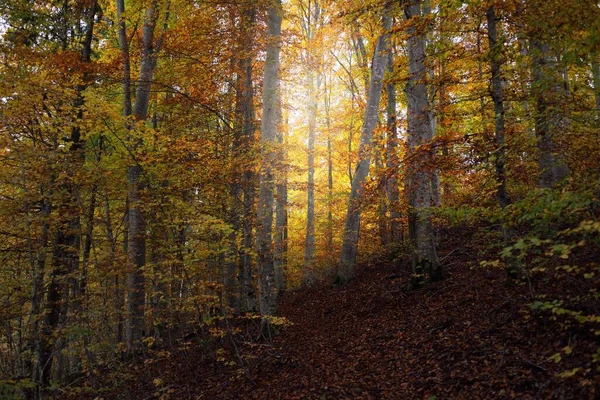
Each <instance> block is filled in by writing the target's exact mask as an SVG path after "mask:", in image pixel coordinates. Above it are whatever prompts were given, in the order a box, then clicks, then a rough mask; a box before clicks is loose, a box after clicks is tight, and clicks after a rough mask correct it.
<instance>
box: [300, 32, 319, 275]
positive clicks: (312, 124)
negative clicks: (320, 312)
mask: <svg viewBox="0 0 600 400" xmlns="http://www.w3.org/2000/svg"><path fill="white" fill-rule="evenodd" d="M309 43H310V41H309ZM309 63H310V59H309ZM308 68H309V71H308V185H307V191H308V196H307V197H308V202H307V209H306V240H305V244H304V266H303V268H302V282H303V284H304V285H308V286H310V285H312V284H313V283H314V282H315V273H314V270H313V268H314V261H315V134H316V129H317V128H316V126H317V107H318V105H317V104H318V103H317V93H318V91H319V86H318V84H317V87H316V89H315V77H314V71H313V70H312V68H313V67H312V66H311V65H309V66H308Z"/></svg>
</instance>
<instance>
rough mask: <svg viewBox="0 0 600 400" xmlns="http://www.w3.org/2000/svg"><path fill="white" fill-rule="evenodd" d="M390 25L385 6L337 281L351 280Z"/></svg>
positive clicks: (390, 20)
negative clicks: (361, 202)
mask: <svg viewBox="0 0 600 400" xmlns="http://www.w3.org/2000/svg"><path fill="white" fill-rule="evenodd" d="M391 24H392V18H391V15H390V10H389V9H388V8H387V7H386V9H385V11H384V15H383V33H382V34H381V36H379V39H378V40H377V45H376V47H375V54H374V56H373V64H372V66H371V81H370V83H369V91H368V96H367V106H366V109H365V116H364V121H363V126H362V131H361V137H360V145H359V149H358V157H359V160H358V164H357V165H356V169H355V171H354V176H353V178H352V186H351V189H350V197H349V199H348V209H347V210H348V211H347V213H346V221H345V224H344V233H343V237H342V238H343V239H342V240H343V241H342V252H341V256H340V266H339V270H338V273H337V277H338V279H339V280H340V281H342V282H346V281H348V280H350V279H352V278H353V277H354V273H355V265H356V251H357V247H358V233H359V229H360V212H361V204H360V201H361V199H362V197H363V190H364V188H363V186H364V183H365V180H366V178H367V175H368V174H369V167H370V164H371V142H372V139H373V130H374V129H375V126H376V125H377V117H378V115H379V102H380V100H381V90H382V88H383V77H384V73H385V69H386V64H387V54H386V51H387V48H388V38H389V30H390V28H391Z"/></svg>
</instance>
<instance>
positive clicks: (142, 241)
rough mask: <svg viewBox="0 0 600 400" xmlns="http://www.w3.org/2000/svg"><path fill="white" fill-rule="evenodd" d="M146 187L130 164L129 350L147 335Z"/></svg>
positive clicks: (143, 90) (137, 107) (140, 112)
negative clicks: (144, 206)
mask: <svg viewBox="0 0 600 400" xmlns="http://www.w3.org/2000/svg"><path fill="white" fill-rule="evenodd" d="M157 13H158V1H157V0H153V1H152V3H151V4H150V5H149V6H148V8H147V9H146V13H145V16H144V26H143V29H142V49H141V52H142V54H141V61H140V74H139V78H138V82H137V90H136V97H135V103H134V106H133V114H134V116H135V118H136V120H138V121H144V120H145V119H146V118H147V117H148V107H149V103H150V87H151V84H152V77H153V75H154V68H155V66H156V54H155V48H154V30H155V26H156V20H157V18H156V14H157ZM122 51H123V50H122ZM139 145H140V144H139V143H136V146H139ZM143 188H144V184H143V177H142V168H141V166H140V165H139V164H137V163H134V164H131V165H129V166H128V167H127V189H128V190H127V198H128V201H129V226H128V228H129V237H128V249H127V258H128V273H127V293H128V299H127V300H128V301H127V321H126V332H125V333H126V334H125V340H126V344H127V350H128V352H130V353H132V352H134V351H135V350H136V348H138V347H139V346H140V344H141V339H142V336H143V334H144V312H145V290H146V277H145V274H144V269H143V268H144V266H145V265H146V217H145V215H144V212H143V210H142V209H143V200H142V198H141V191H142V190H143Z"/></svg>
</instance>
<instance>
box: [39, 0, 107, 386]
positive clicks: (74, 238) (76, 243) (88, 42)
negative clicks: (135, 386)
mask: <svg viewBox="0 0 600 400" xmlns="http://www.w3.org/2000/svg"><path fill="white" fill-rule="evenodd" d="M89 7H90V8H89V10H88V20H87V21H86V24H87V28H86V32H85V35H84V41H83V48H82V51H81V56H80V58H81V62H82V63H86V64H87V63H90V62H91V54H92V39H93V34H94V22H95V17H96V10H97V4H96V1H92V3H91V4H90V6H89ZM64 12H65V13H68V12H69V9H68V4H67V3H65V6H64ZM83 80H84V82H85V81H87V76H86V74H84V75H83ZM86 87H87V83H84V84H80V85H77V87H76V92H77V94H76V97H75V100H74V102H73V106H74V107H75V109H76V110H77V111H76V118H77V120H82V119H83V106H84V97H83V91H84V90H85V89H86ZM69 142H70V147H69V150H70V151H69V153H68V154H66V155H65V162H66V165H65V169H66V170H67V171H66V174H64V177H63V178H62V181H61V182H60V185H61V186H62V188H63V190H62V191H61V193H64V194H63V195H61V196H60V197H61V198H60V199H59V200H58V207H57V211H58V220H57V226H56V228H55V232H54V244H53V252H52V259H51V260H52V271H51V272H50V283H49V285H48V290H47V292H46V302H45V317H44V321H43V327H42V330H41V332H42V340H41V341H40V349H39V360H38V362H39V366H40V368H41V369H40V371H41V374H40V383H41V385H42V386H43V387H45V386H48V385H49V384H50V373H51V371H52V365H53V363H52V360H53V356H54V355H55V353H56V352H60V351H61V350H62V348H64V346H65V345H66V342H65V341H64V340H61V341H60V343H59V341H58V340H57V339H56V338H53V336H55V332H56V331H57V329H58V328H59V325H61V324H62V325H64V324H66V322H67V316H68V313H69V311H70V310H71V308H72V304H70V301H71V300H72V297H73V296H74V295H75V294H76V292H78V280H77V278H76V274H77V272H78V271H79V256H80V254H79V253H80V245H81V220H80V214H79V207H78V201H79V192H80V188H79V184H78V183H77V182H75V175H74V172H76V171H79V170H80V169H81V168H83V164H84V162H85V154H84V147H83V146H82V143H81V142H82V139H81V127H80V126H79V125H78V124H76V125H75V126H73V127H72V128H71V135H70V138H69ZM61 176H62V174H61ZM57 183H58V182H57ZM59 344H60V345H59ZM57 350H58V351H57ZM58 372H59V373H58V375H59V376H60V375H61V374H62V371H58Z"/></svg>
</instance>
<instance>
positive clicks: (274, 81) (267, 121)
mask: <svg viewBox="0 0 600 400" xmlns="http://www.w3.org/2000/svg"><path fill="white" fill-rule="evenodd" d="M282 12H283V9H282V6H281V0H271V1H270V4H269V10H268V24H267V25H268V38H267V40H268V41H267V51H266V58H265V65H264V76H263V114H262V122H261V170H260V188H259V195H258V210H257V213H258V218H257V223H258V226H257V256H258V278H259V281H258V288H259V308H260V313H261V315H262V317H263V318H262V323H261V325H262V328H261V331H262V333H263V334H267V333H268V332H269V328H270V321H269V318H268V317H270V316H274V315H277V311H278V290H277V287H276V285H275V268H274V264H273V202H274V189H275V176H274V173H273V170H274V165H275V162H276V158H277V155H276V152H275V151H274V147H276V144H277V143H276V142H277V132H278V130H279V129H280V126H279V125H280V123H281V95H280V82H279V79H280V77H279V74H280V71H279V65H280V61H279V53H280V51H281V20H282Z"/></svg>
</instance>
